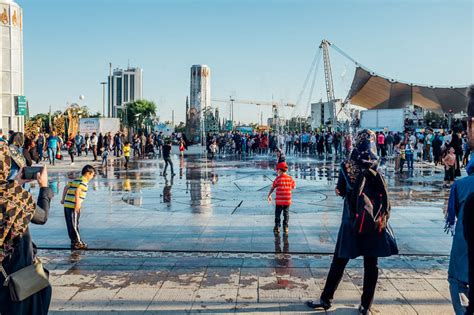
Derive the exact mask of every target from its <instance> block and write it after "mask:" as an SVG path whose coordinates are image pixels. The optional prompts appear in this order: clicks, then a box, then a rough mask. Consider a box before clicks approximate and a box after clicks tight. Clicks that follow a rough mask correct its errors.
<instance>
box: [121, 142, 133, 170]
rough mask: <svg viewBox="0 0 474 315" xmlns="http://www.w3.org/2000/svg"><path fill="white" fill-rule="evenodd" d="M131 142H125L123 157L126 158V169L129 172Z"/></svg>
mask: <svg viewBox="0 0 474 315" xmlns="http://www.w3.org/2000/svg"><path fill="white" fill-rule="evenodd" d="M130 150H131V147H130V142H128V141H125V144H124V146H123V156H124V157H125V169H126V170H128V161H130Z"/></svg>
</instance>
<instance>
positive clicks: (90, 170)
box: [61, 165, 95, 249]
mask: <svg viewBox="0 0 474 315" xmlns="http://www.w3.org/2000/svg"><path fill="white" fill-rule="evenodd" d="M94 176H95V168H94V167H93V166H92V165H86V166H84V168H83V169H82V172H81V177H79V178H77V179H75V180H73V181H72V182H69V183H68V184H67V185H66V186H65V187H64V191H63V197H62V199H61V204H63V205H64V217H65V219H66V226H67V232H68V235H69V238H70V239H71V249H86V248H87V244H86V243H84V242H83V241H82V239H81V234H80V233H79V218H80V217H81V208H82V203H83V202H84V199H86V195H87V188H88V183H89V181H90V180H92V179H93V178H94Z"/></svg>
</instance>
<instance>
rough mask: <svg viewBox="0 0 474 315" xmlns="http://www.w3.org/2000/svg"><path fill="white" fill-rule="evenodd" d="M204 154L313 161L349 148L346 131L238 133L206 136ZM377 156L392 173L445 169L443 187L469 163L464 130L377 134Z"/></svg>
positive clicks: (346, 152) (343, 153)
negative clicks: (421, 166)
mask: <svg viewBox="0 0 474 315" xmlns="http://www.w3.org/2000/svg"><path fill="white" fill-rule="evenodd" d="M206 142H207V151H208V153H209V155H210V157H211V159H213V158H215V157H216V156H226V155H247V156H252V155H258V154H261V155H265V154H270V153H272V152H275V151H276V150H279V151H281V152H284V154H285V155H287V156H288V155H304V156H311V157H316V158H328V157H335V158H336V159H338V158H345V157H347V156H348V155H349V154H350V152H351V151H352V149H353V139H352V135H351V134H350V133H348V132H331V131H312V132H285V133H282V134H277V133H273V132H270V133H268V132H253V133H241V132H239V131H235V132H227V133H215V134H208V135H207V139H206ZM373 145H374V146H375V147H376V152H377V155H378V156H379V157H380V158H381V160H383V161H385V160H389V159H391V160H393V162H394V170H395V172H396V173H403V171H404V167H405V165H406V167H407V168H408V170H413V168H414V162H425V163H429V164H432V165H434V166H437V165H443V166H444V168H445V186H449V184H451V183H452V182H453V181H454V179H455V178H456V177H459V176H461V168H463V167H466V165H467V164H468V162H469V156H470V153H471V149H470V147H469V145H468V140H467V135H466V132H465V131H456V132H455V131H453V130H449V131H446V132H445V131H434V130H432V129H426V130H423V131H419V132H416V131H406V132H393V131H386V132H384V131H380V132H376V134H375V142H374V144H373Z"/></svg>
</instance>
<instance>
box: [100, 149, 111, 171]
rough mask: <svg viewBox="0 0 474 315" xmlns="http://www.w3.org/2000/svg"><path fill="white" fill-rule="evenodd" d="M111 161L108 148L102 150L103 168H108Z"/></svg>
mask: <svg viewBox="0 0 474 315" xmlns="http://www.w3.org/2000/svg"><path fill="white" fill-rule="evenodd" d="M108 159H109V150H108V149H107V148H102V163H101V165H102V166H105V167H107V161H108Z"/></svg>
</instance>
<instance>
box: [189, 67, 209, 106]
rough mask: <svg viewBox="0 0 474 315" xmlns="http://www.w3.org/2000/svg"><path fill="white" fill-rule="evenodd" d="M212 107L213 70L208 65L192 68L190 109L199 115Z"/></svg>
mask: <svg viewBox="0 0 474 315" xmlns="http://www.w3.org/2000/svg"><path fill="white" fill-rule="evenodd" d="M209 106H211V69H210V68H209V67H208V66H206V65H193V66H192V67H191V92H190V107H191V108H195V109H196V111H197V112H198V113H199V112H200V111H201V109H202V108H206V107H209Z"/></svg>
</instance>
